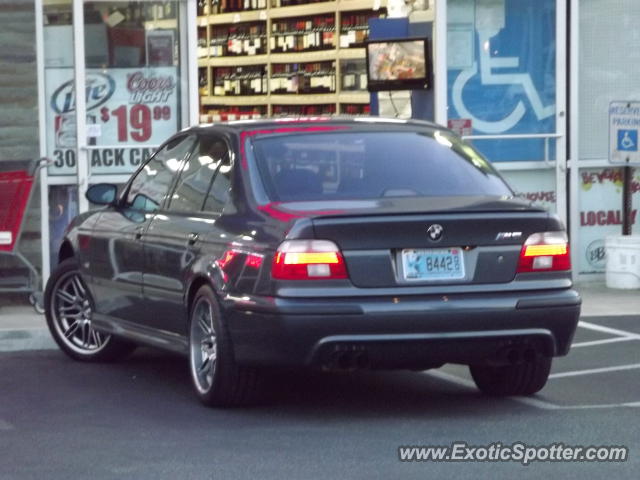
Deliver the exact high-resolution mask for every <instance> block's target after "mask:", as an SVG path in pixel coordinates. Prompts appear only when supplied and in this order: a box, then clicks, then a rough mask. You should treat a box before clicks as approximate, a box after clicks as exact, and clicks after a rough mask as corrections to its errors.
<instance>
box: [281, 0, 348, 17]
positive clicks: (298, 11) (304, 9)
mask: <svg viewBox="0 0 640 480" xmlns="http://www.w3.org/2000/svg"><path fill="white" fill-rule="evenodd" d="M337 8H338V2H318V3H308V4H305V5H293V6H291V7H279V8H271V9H269V18H294V17H302V16H309V15H319V14H322V13H333V12H335V11H336V10H337Z"/></svg>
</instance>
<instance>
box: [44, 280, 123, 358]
mask: <svg viewBox="0 0 640 480" xmlns="http://www.w3.org/2000/svg"><path fill="white" fill-rule="evenodd" d="M50 306H51V314H52V319H53V325H54V328H55V330H56V332H57V333H58V337H59V338H60V339H61V340H62V341H63V342H64V344H65V345H66V346H68V347H69V348H70V349H71V350H73V351H74V352H77V353H79V354H82V355H90V354H95V353H98V352H99V351H101V350H102V349H103V348H104V347H105V346H106V345H107V343H108V342H109V339H110V338H111V336H110V335H106V334H104V333H102V332H99V331H98V330H96V329H94V328H93V324H92V321H91V318H92V314H93V302H92V301H91V297H90V295H89V291H88V290H87V287H86V286H85V284H84V282H83V280H82V278H81V277H80V275H79V274H78V273H77V272H68V273H66V274H64V275H62V276H61V277H60V278H59V279H58V281H57V282H56V285H55V286H54V288H53V295H52V296H51V305H50Z"/></svg>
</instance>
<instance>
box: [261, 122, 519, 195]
mask: <svg viewBox="0 0 640 480" xmlns="http://www.w3.org/2000/svg"><path fill="white" fill-rule="evenodd" d="M253 147H254V154H255V160H256V164H257V167H258V170H259V172H260V176H261V178H262V181H263V184H264V187H265V190H266V193H267V195H268V196H269V198H270V200H271V201H283V202H289V201H296V202H297V201H315V200H334V199H373V198H380V197H393V196H396V197H410V196H458V195H465V196H467V195H473V196H476V195H480V196H512V195H513V192H512V191H511V190H510V188H509V187H508V186H507V185H506V184H505V182H504V181H503V180H502V178H501V177H500V176H499V175H498V174H497V173H496V171H495V170H494V169H493V168H492V167H491V165H490V164H489V162H487V160H485V159H484V158H483V157H482V156H481V155H480V154H479V153H478V152H477V151H476V150H475V149H474V148H473V147H471V146H470V145H468V144H467V143H465V142H463V141H462V140H460V139H459V138H457V137H455V136H453V135H451V134H450V133H448V132H446V131H438V130H436V131H426V132H425V131H385V132H381V131H358V132H354V131H347V132H319V133H313V134H306V133H303V134H289V135H275V136H269V137H263V138H257V139H255V140H254V141H253Z"/></svg>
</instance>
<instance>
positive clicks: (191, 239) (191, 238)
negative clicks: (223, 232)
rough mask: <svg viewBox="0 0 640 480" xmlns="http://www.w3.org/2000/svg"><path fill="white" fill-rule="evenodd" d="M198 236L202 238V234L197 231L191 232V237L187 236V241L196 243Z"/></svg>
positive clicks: (190, 243)
mask: <svg viewBox="0 0 640 480" xmlns="http://www.w3.org/2000/svg"><path fill="white" fill-rule="evenodd" d="M198 238H200V236H199V235H198V234H197V233H190V234H189V237H188V238H187V243H188V244H189V245H195V243H196V242H197V241H198Z"/></svg>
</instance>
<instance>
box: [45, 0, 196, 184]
mask: <svg viewBox="0 0 640 480" xmlns="http://www.w3.org/2000/svg"><path fill="white" fill-rule="evenodd" d="M180 3H181V2H179V1H163V2H160V1H158V2H149V1H135V2H131V1H117V0H116V1H110V2H109V1H107V2H104V1H98V2H86V3H85V4H84V32H85V37H84V38H85V41H84V49H85V65H86V75H85V82H86V93H85V95H86V97H85V98H86V110H87V142H86V143H87V150H88V162H89V172H90V174H92V175H100V174H128V173H130V172H132V171H134V170H135V169H136V168H137V167H138V165H140V163H141V162H142V161H143V160H144V159H146V158H148V157H149V155H150V154H151V153H152V152H153V150H154V149H155V148H156V147H157V146H159V145H160V143H162V142H163V141H164V140H166V139H167V138H168V137H169V136H170V135H172V134H173V133H175V132H176V131H177V130H179V129H180V127H181V125H182V118H181V117H182V110H181V108H182V102H181V98H180V95H181V92H187V85H186V82H183V80H182V76H181V74H182V71H183V69H181V61H180V60H181V58H180V55H181V45H180V35H179V31H180V30H179V25H180V8H179V6H180ZM46 9H47V7H45V12H47V10H46ZM71 11H72V9H71V0H69V1H68V2H67V3H66V4H65V5H64V8H61V7H59V6H57V7H56V11H55V14H53V13H52V14H47V13H45V17H46V18H47V21H48V24H47V25H46V26H45V45H48V47H47V48H48V51H47V53H46V58H47V60H46V68H47V71H46V79H45V83H46V97H47V113H46V116H47V124H48V128H47V131H48V132H49V134H48V135H49V138H48V139H47V144H48V150H49V156H50V157H51V158H52V159H53V160H54V162H55V163H54V165H53V166H52V167H51V168H50V174H51V175H75V173H76V171H77V169H76V154H77V151H76V149H77V141H76V102H75V89H74V68H73V67H74V62H73V55H74V49H73V48H72V47H70V46H72V45H73V22H72V15H71ZM59 45H65V48H60V47H59Z"/></svg>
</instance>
